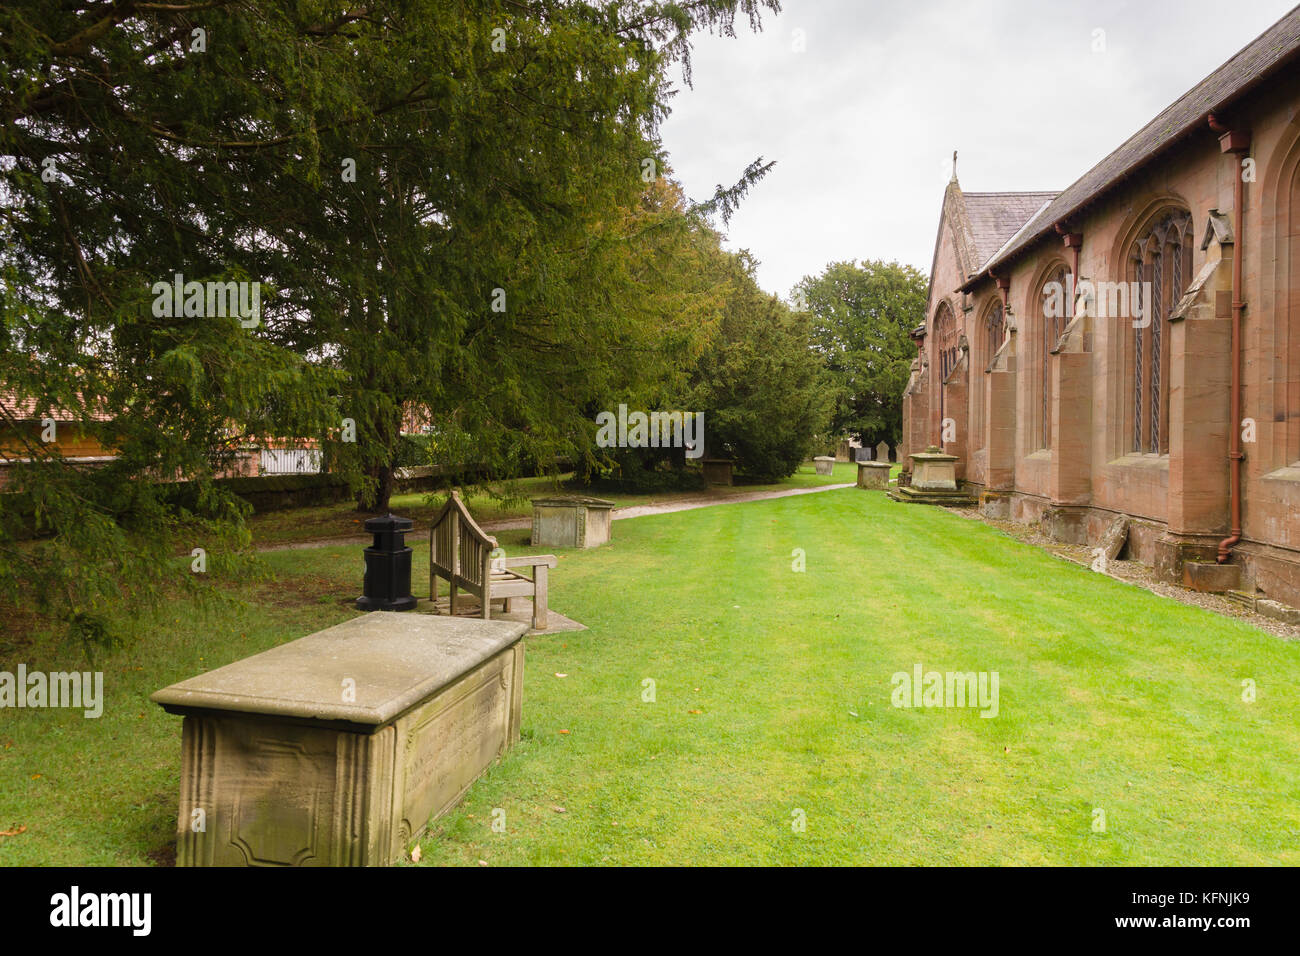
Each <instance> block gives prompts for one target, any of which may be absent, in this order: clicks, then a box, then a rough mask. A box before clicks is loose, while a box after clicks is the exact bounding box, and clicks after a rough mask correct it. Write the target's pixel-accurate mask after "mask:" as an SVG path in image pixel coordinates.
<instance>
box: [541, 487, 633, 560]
mask: <svg viewBox="0 0 1300 956" xmlns="http://www.w3.org/2000/svg"><path fill="white" fill-rule="evenodd" d="M613 515H614V502H612V501H606V500H605V499H604V498H591V497H589V496H587V495H557V496H554V497H551V498H534V499H533V537H532V545H533V547H548V548H598V547H600V546H601V545H602V544H605V543H606V542H608V541H609V537H610V530H611V526H612V524H613Z"/></svg>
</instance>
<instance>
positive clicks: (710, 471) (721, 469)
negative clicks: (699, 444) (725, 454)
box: [700, 458, 732, 485]
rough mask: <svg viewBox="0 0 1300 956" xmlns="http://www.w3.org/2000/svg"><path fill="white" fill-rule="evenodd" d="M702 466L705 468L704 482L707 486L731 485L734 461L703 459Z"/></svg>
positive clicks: (701, 460)
mask: <svg viewBox="0 0 1300 956" xmlns="http://www.w3.org/2000/svg"><path fill="white" fill-rule="evenodd" d="M700 465H701V466H702V467H703V468H704V481H705V482H706V483H707V484H710V485H729V484H731V466H732V461H731V459H730V458H701V459H700Z"/></svg>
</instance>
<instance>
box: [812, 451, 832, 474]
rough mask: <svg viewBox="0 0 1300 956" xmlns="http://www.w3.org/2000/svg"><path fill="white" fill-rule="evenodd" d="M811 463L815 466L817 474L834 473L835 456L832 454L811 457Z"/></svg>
mask: <svg viewBox="0 0 1300 956" xmlns="http://www.w3.org/2000/svg"><path fill="white" fill-rule="evenodd" d="M813 465H814V466H815V467H816V469H817V474H819V475H830V474H834V473H835V456H834V455H818V456H817V457H816V458H814V459H813Z"/></svg>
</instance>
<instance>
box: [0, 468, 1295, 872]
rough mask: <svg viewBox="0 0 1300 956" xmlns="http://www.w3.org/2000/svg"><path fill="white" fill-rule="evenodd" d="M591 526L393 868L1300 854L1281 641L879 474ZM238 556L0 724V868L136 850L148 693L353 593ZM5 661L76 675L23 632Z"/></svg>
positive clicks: (158, 755)
mask: <svg viewBox="0 0 1300 956" xmlns="http://www.w3.org/2000/svg"><path fill="white" fill-rule="evenodd" d="M614 532H615V533H614V540H613V541H612V542H611V544H609V545H608V546H606V547H604V548H600V549H598V550H594V551H583V552H578V551H568V552H566V551H561V552H560V553H559V554H560V566H559V568H558V569H557V570H556V571H554V572H553V577H552V582H553V584H552V606H553V607H554V608H556V609H557V610H558V611H560V612H562V613H564V614H566V615H569V616H570V617H573V618H576V619H578V620H580V621H582V622H583V623H585V624H587V625H588V626H589V630H587V631H582V632H576V633H562V634H556V635H551V636H545V637H536V638H530V639H529V640H528V646H527V671H526V681H525V689H524V719H523V739H522V741H521V742H520V744H519V745H518V746H517V747H516V748H515V749H514V750H512V751H511V752H510V754H509V755H508V756H507V757H506V758H505V759H504V760H503V761H501V762H499V763H498V764H496V765H495V766H493V767H492V768H491V769H490V770H489V772H488V773H487V774H486V775H485V776H484V777H483V778H482V779H481V780H479V781H478V783H476V784H475V785H474V786H473V787H472V788H471V790H470V792H469V794H468V795H467V797H466V799H465V800H464V801H463V803H462V804H461V805H460V806H459V807H457V808H456V809H454V810H453V811H451V812H450V813H449V814H447V815H446V816H444V817H443V818H441V819H439V820H438V821H436V822H435V823H434V824H433V830H432V832H431V834H430V835H429V836H427V837H426V838H425V839H423V841H422V844H421V847H422V854H423V855H422V860H421V865H441V864H467V865H477V864H478V863H479V861H484V862H486V863H488V864H491V865H501V864H532V863H573V864H642V863H644V864H684V863H721V864H749V863H773V864H834V863H868V864H977V865H978V864H1002V863H1026V864H1180V863H1185V864H1270V863H1281V864H1292V865H1294V864H1296V863H1298V862H1300V849H1297V848H1298V847H1300V839H1298V838H1300V757H1298V756H1297V755H1298V754H1300V721H1298V720H1297V717H1298V716H1300V713H1298V711H1300V695H1298V694H1297V690H1298V689H1300V645H1296V644H1292V643H1287V642H1284V641H1282V640H1280V639H1278V638H1276V637H1273V636H1271V635H1268V634H1265V633H1263V632H1261V631H1258V630H1256V629H1254V628H1251V627H1249V626H1247V625H1244V624H1241V623H1239V622H1236V621H1233V620H1230V619H1226V618H1222V617H1219V616H1216V615H1214V614H1212V613H1209V612H1207V611H1204V610H1201V609H1199V608H1195V607H1190V606H1185V605H1181V604H1178V603H1175V602H1172V601H1168V600H1165V599H1162V598H1159V597H1157V596H1154V595H1152V594H1150V593H1148V592H1146V591H1142V590H1139V589H1137V588H1134V587H1131V586H1129V585H1125V584H1122V583H1119V582H1116V581H1114V580H1111V579H1108V578H1103V577H1101V576H1099V575H1096V574H1093V573H1092V572H1090V571H1089V570H1088V569H1087V568H1084V567H1080V566H1076V565H1073V564H1069V563H1067V562H1063V561H1060V560H1058V559H1056V558H1053V557H1052V556H1050V555H1048V554H1046V553H1044V552H1042V551H1039V550H1037V549H1035V548H1032V547H1030V546H1028V545H1024V544H1021V543H1019V542H1017V541H1014V540H1012V539H1010V538H1008V537H1006V536H1005V535H1002V534H1000V533H998V532H996V531H994V530H992V529H990V528H988V527H986V526H983V525H981V524H979V523H976V522H971V521H967V520H963V519H961V518H958V517H956V516H954V515H951V514H948V513H946V512H944V511H942V510H939V509H933V508H925V507H920V506H912V505H897V504H894V503H892V502H890V501H888V500H887V499H886V498H885V496H884V495H883V494H881V493H879V492H863V491H859V490H857V489H844V490H841V491H830V492H825V493H822V494H816V495H804V496H796V497H790V498H783V499H776V500H770V501H762V502H752V503H746V504H738V505H732V506H727V507H719V508H704V509H698V510H693V511H685V512H679V513H673V514H665V515H656V516H649V517H643V518H635V519H629V520H625V521H620V522H617V523H616V524H615V526H614ZM500 537H501V538H502V539H503V544H504V545H505V546H506V547H507V548H508V549H509V550H512V551H523V550H525V547H526V546H525V545H524V541H525V539H526V537H527V531H522V530H521V531H509V532H504V533H502V535H500ZM795 548H802V549H803V550H804V552H805V555H806V568H807V569H806V571H804V572H803V573H798V572H795V571H793V570H792V561H793V560H794V558H793V556H792V551H793V550H794V549H795ZM263 560H264V561H265V562H266V564H267V566H268V567H269V568H270V569H271V570H272V571H273V572H274V574H275V575H276V579H275V580H274V581H273V582H227V584H228V585H229V587H230V589H231V593H232V594H235V595H237V596H239V597H240V598H241V599H243V600H245V601H246V602H247V605H246V606H243V607H227V608H223V609H217V610H214V611H212V612H210V613H208V614H207V615H206V616H204V615H201V614H199V613H197V612H195V611H193V610H192V609H190V608H188V607H183V606H179V605H178V606H175V607H172V608H167V609H159V611H158V612H156V614H155V615H154V617H153V619H151V620H150V621H149V622H148V625H149V626H148V632H149V637H148V638H147V639H146V640H145V641H143V642H142V643H141V644H139V645H138V646H136V647H135V648H133V649H132V650H131V651H130V652H129V653H120V654H117V655H114V656H113V657H112V658H110V659H108V660H106V661H104V662H103V663H102V666H103V669H104V670H105V671H106V675H105V680H106V691H107V695H108V706H107V707H106V709H105V713H104V716H103V717H101V718H100V719H99V720H86V719H83V718H82V717H81V716H80V715H79V714H72V713H69V712H66V711H50V710H47V711H26V710H25V711H21V712H14V711H10V712H0V721H3V725H0V794H2V795H3V796H0V830H4V829H10V828H12V827H14V826H17V825H26V826H27V830H26V832H24V833H23V834H21V835H19V836H15V837H7V838H0V864H19V863H71V864H78V863H113V864H137V863H149V862H157V861H159V860H165V858H166V854H167V848H168V847H169V845H170V843H171V840H172V831H173V829H174V827H175V812H176V798H177V777H178V770H179V768H178V763H179V761H178V756H179V746H180V721H179V719H178V718H174V717H170V716H167V715H165V714H163V713H162V712H161V710H160V709H159V708H157V707H156V706H154V705H152V704H150V703H149V702H148V699H147V698H148V694H149V693H150V692H152V691H153V690H155V689H157V688H159V687H161V686H164V685H166V684H168V683H171V682H173V681H175V680H179V679H182V678H184V677H187V676H191V675H192V674H194V673H197V672H199V671H201V670H204V669H207V668H211V667H216V666H219V665H221V664H224V663H227V662H229V661H231V660H235V659H237V658H239V657H243V656H246V655H248V654H250V653H253V652H255V651H258V650H261V649H264V648H266V647H269V646H273V645H274V644H277V643H280V642H283V641H287V640H291V639H293V638H296V637H300V636H302V635H304V634H307V633H310V632H312V631H314V630H317V629H319V628H321V627H324V626H327V625H328V624H331V623H335V622H337V621H339V620H342V619H344V618H346V617H348V616H351V615H352V614H353V613H354V612H353V611H351V610H350V608H349V607H348V606H347V604H346V603H345V601H346V600H347V599H348V598H351V597H353V596H355V594H356V593H357V589H358V587H359V584H360V565H361V558H360V554H359V549H358V548H357V547H356V546H332V547H326V548H318V549H312V550H306V551H302V550H296V551H283V552H273V553H267V554H265V555H264V556H263ZM425 567H426V566H425V564H424V556H423V555H422V553H421V551H420V549H417V550H416V568H415V580H416V581H417V582H418V581H420V580H421V578H422V575H423V574H424V573H425ZM4 658H7V660H3V659H0V660H3V662H2V663H0V667H3V668H9V669H12V665H13V663H15V662H16V661H17V660H24V661H26V663H27V664H28V666H29V668H39V667H45V668H46V669H66V668H67V667H69V666H73V665H75V663H76V662H75V660H73V659H71V658H70V657H69V656H68V652H66V651H63V652H60V651H59V650H58V649H57V648H55V647H54V646H52V645H50V644H49V642H48V641H44V640H42V638H41V637H40V635H39V634H36V635H34V636H33V637H32V639H31V641H30V642H29V643H28V644H27V645H26V646H24V647H18V648H14V647H10V648H9V649H8V652H6V654H5V655H4ZM917 663H921V664H922V665H923V666H924V668H925V669H926V670H937V671H950V670H955V671H997V672H998V673H999V677H1000V700H999V713H998V716H997V717H996V718H993V719H985V718H982V717H980V716H979V712H978V711H977V710H975V709H943V708H931V709H898V708H894V707H892V706H891V705H890V694H891V690H892V687H891V683H890V679H891V676H892V675H893V674H894V673H895V672H898V671H907V672H910V671H911V669H912V667H913V665H914V664H917ZM558 674H564V675H567V676H564V677H559V676H557V675H558ZM1247 678H1249V679H1252V680H1254V681H1255V682H1256V685H1257V688H1258V698H1257V700H1256V701H1255V702H1254V703H1247V702H1245V701H1243V699H1242V686H1241V685H1242V681H1243V680H1245V679H1247ZM646 679H651V680H653V681H654V691H655V694H654V697H655V699H654V702H653V703H651V702H646V701H645V700H643V694H644V692H645V685H644V684H643V681H645V680H646ZM561 731H567V733H561ZM496 809H500V810H504V811H505V821H506V831H505V832H504V833H496V832H494V831H493V830H492V822H493V819H494V816H493V810H496ZM1094 809H1101V810H1104V812H1105V815H1106V829H1105V831H1104V832H1094V830H1093V821H1094V813H1093V811H1094ZM796 810H799V811H802V813H803V814H804V816H805V818H806V830H804V831H803V832H796V830H795V829H794V828H792V826H791V824H792V821H794V819H795V816H794V812H795V811H796ZM498 816H499V815H498Z"/></svg>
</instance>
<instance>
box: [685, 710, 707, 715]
mask: <svg viewBox="0 0 1300 956" xmlns="http://www.w3.org/2000/svg"><path fill="white" fill-rule="evenodd" d="M687 713H688V714H702V713H704V711H702V710H688V711H687Z"/></svg>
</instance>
